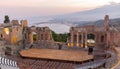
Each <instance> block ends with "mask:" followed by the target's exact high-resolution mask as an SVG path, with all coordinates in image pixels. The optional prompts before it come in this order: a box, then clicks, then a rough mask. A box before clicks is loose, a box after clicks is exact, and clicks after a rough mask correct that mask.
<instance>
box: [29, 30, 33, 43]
mask: <svg viewBox="0 0 120 69" xmlns="http://www.w3.org/2000/svg"><path fill="white" fill-rule="evenodd" d="M29 39H30V44H33V33H32V32H30V33H29Z"/></svg>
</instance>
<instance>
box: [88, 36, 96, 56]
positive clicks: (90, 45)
mask: <svg viewBox="0 0 120 69" xmlns="http://www.w3.org/2000/svg"><path fill="white" fill-rule="evenodd" d="M94 44H95V35H94V34H88V35H87V46H88V48H89V49H88V54H92V53H93V48H94Z"/></svg>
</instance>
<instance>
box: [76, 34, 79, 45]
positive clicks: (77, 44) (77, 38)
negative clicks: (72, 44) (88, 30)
mask: <svg viewBox="0 0 120 69" xmlns="http://www.w3.org/2000/svg"><path fill="white" fill-rule="evenodd" d="M76 46H77V47H78V46H79V32H77V43H76Z"/></svg>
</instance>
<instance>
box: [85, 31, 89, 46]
mask: <svg viewBox="0 0 120 69" xmlns="http://www.w3.org/2000/svg"><path fill="white" fill-rule="evenodd" d="M87 47H88V46H87V32H85V48H87Z"/></svg>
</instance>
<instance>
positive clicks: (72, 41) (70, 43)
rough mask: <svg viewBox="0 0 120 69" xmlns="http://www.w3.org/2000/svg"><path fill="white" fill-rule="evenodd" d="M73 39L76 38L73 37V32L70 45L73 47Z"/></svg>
mask: <svg viewBox="0 0 120 69" xmlns="http://www.w3.org/2000/svg"><path fill="white" fill-rule="evenodd" d="M73 37H74V36H73V32H71V37H70V40H71V41H70V42H71V43H70V44H71V46H73Z"/></svg>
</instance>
